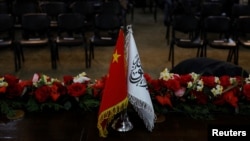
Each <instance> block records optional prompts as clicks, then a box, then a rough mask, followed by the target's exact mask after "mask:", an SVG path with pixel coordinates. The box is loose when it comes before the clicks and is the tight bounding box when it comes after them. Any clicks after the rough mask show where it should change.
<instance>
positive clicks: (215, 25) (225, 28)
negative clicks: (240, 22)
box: [203, 16, 238, 65]
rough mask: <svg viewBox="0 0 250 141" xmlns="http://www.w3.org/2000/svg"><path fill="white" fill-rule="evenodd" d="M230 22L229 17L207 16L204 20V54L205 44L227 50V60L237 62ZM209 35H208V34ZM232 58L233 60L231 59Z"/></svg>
mask: <svg viewBox="0 0 250 141" xmlns="http://www.w3.org/2000/svg"><path fill="white" fill-rule="evenodd" d="M231 30H232V24H231V20H230V18H229V17H226V16H209V17H207V18H206V19H205V20H204V29H203V32H204V40H205V48H204V50H205V56H206V54H207V52H206V51H207V46H210V47H212V48H217V49H225V50H229V52H228V56H227V61H228V62H232V61H233V63H234V64H236V65H237V64H238V46H237V44H236V42H235V41H234V39H233V33H232V31H231ZM209 35H210V36H209ZM232 59H233V60H232Z"/></svg>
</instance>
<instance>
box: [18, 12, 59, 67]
mask: <svg viewBox="0 0 250 141" xmlns="http://www.w3.org/2000/svg"><path fill="white" fill-rule="evenodd" d="M49 26H50V20H49V17H48V16H47V14H46V13H28V14H24V15H23V16H22V34H21V38H20V39H18V44H17V45H18V50H19V56H20V57H21V58H20V57H19V61H20V59H22V61H23V62H24V61H25V57H24V56H25V55H24V51H23V48H24V47H25V48H28V47H29V49H30V50H31V49H33V51H34V52H37V51H38V48H39V47H48V48H49V51H50V55H49V54H48V56H50V57H51V65H52V68H54V65H55V63H54V58H53V54H54V53H53V49H52V47H53V46H52V45H51V39H50V37H49V35H50V34H49ZM27 56H29V55H27V54H26V57H27ZM43 60H44V59H43V58H41V61H43Z"/></svg>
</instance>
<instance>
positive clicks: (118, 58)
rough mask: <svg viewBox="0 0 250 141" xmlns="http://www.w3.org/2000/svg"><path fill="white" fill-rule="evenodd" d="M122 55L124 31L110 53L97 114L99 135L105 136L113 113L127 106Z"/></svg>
mask: <svg viewBox="0 0 250 141" xmlns="http://www.w3.org/2000/svg"><path fill="white" fill-rule="evenodd" d="M125 65H126V64H125V56H124V33H123V30H120V32H119V37H118V40H117V43H116V47H115V49H114V53H113V55H112V60H111V63H110V68H109V74H108V77H107V80H106V84H105V87H104V91H103V95H102V100H101V103H100V109H99V114H98V125H97V126H98V129H99V131H100V136H101V137H106V135H107V126H108V124H109V122H110V121H111V120H112V119H113V117H114V116H115V114H117V113H119V112H121V111H122V110H124V109H125V108H126V106H127V102H126V101H127V100H126V99H127V78H126V69H125V68H126V67H125Z"/></svg>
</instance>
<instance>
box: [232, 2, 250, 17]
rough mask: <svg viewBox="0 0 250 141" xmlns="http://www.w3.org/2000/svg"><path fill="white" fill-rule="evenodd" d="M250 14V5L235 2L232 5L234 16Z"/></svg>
mask: <svg viewBox="0 0 250 141" xmlns="http://www.w3.org/2000/svg"><path fill="white" fill-rule="evenodd" d="M240 16H250V5H242V4H234V5H233V7H232V18H239V17H240Z"/></svg>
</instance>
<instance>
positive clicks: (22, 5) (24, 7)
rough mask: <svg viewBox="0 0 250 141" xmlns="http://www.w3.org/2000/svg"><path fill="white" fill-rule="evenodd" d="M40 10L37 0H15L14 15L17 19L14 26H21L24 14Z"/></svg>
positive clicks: (13, 5)
mask: <svg viewBox="0 0 250 141" xmlns="http://www.w3.org/2000/svg"><path fill="white" fill-rule="evenodd" d="M38 12H40V9H39V6H38V3H37V2H35V1H27V2H25V1H20V2H18V1H17V2H14V3H13V4H12V15H13V17H14V19H15V24H14V26H15V27H16V28H21V23H22V21H21V20H22V15H24V14H26V13H38Z"/></svg>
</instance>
